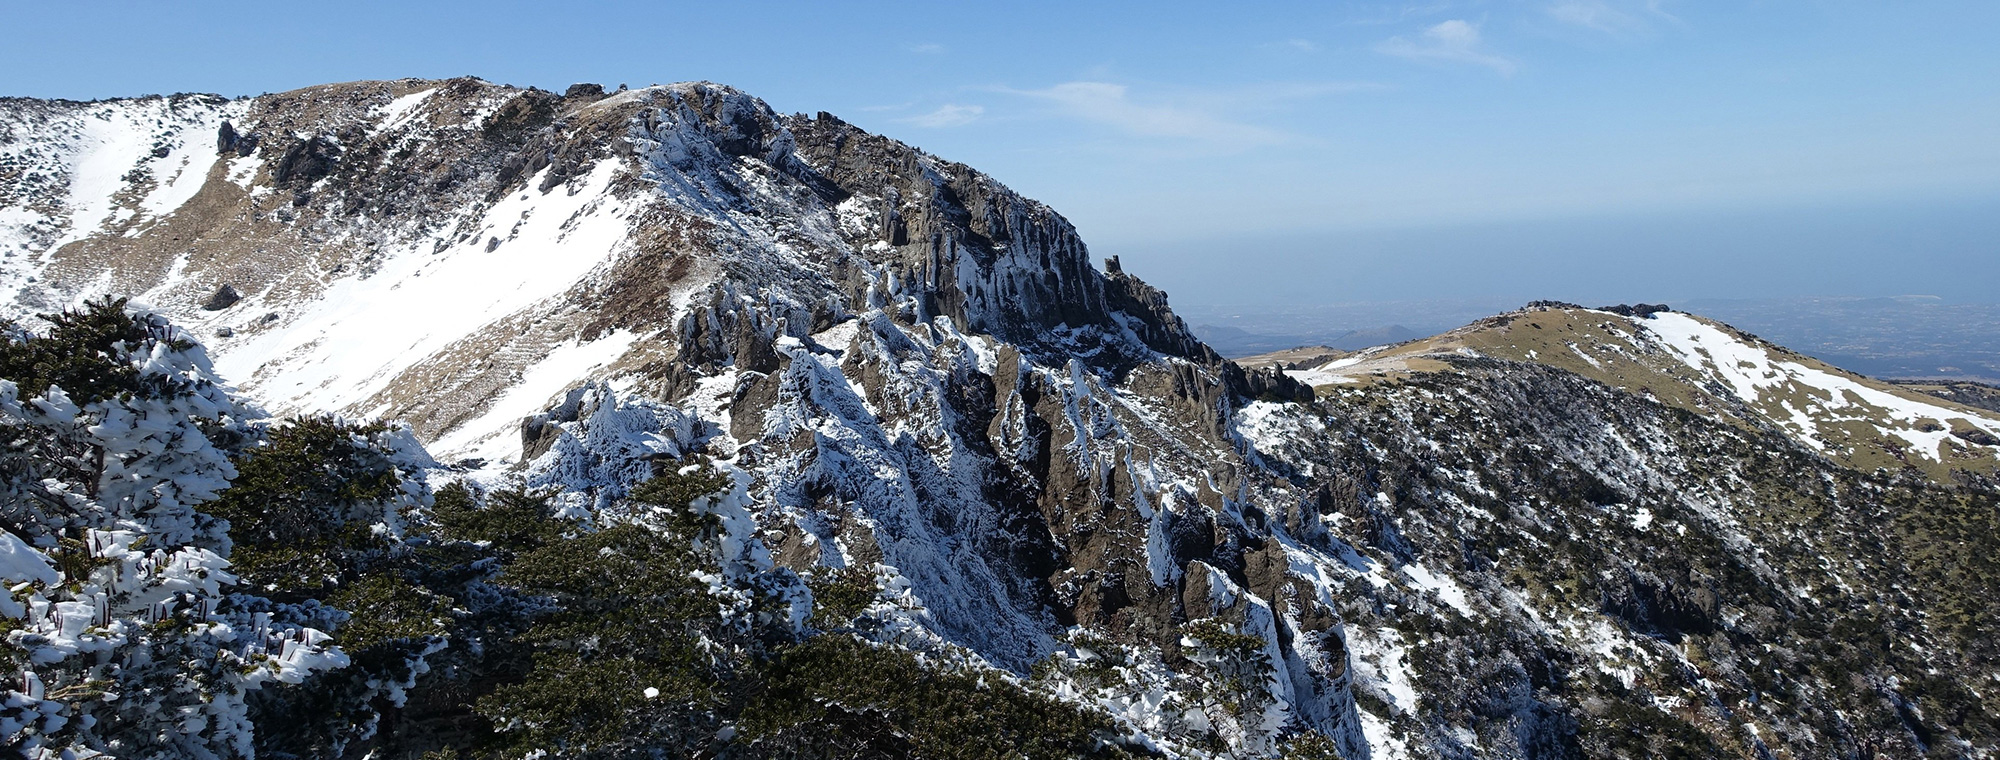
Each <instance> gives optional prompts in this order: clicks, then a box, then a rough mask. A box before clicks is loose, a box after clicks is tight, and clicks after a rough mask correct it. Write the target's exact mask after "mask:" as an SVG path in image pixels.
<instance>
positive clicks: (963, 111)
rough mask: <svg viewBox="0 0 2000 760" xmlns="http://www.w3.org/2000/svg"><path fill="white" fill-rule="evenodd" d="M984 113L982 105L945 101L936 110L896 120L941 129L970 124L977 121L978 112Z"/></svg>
mask: <svg viewBox="0 0 2000 760" xmlns="http://www.w3.org/2000/svg"><path fill="white" fill-rule="evenodd" d="M984 113H986V109H985V108H984V107H982V106H962V105H959V104H957V103H946V104H944V105H942V106H938V109H937V110H935V111H932V112H930V113H926V114H918V115H916V116H912V117H909V118H907V119H897V121H900V122H903V123H905V124H915V125H917V126H919V127H924V128H927V129H943V128H946V127H962V126H965V125H967V124H971V123H972V122H975V121H978V120H979V116H980V114H984Z"/></svg>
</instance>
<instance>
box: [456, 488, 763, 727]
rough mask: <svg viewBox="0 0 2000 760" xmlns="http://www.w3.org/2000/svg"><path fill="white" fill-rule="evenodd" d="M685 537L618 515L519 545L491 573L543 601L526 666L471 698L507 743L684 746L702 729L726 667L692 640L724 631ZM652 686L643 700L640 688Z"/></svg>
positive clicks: (718, 699) (711, 719)
mask: <svg viewBox="0 0 2000 760" xmlns="http://www.w3.org/2000/svg"><path fill="white" fill-rule="evenodd" d="M699 569H700V567H699V565H698V564H697V562H696V560H695V557H694V555H693V553H692V552H691V551H689V550H688V546H687V541H686V539H684V538H678V537H675V536H671V535H667V534H663V533H659V532H656V531H654V530H653V529H651V528H649V527H644V526H639V525H619V526H614V527H611V528H607V529H604V530H601V531H596V532H589V533H583V534H581V535H578V536H576V537H575V538H570V539H565V540H561V541H557V542H553V543H550V544H548V545H547V546H544V547H542V548H540V549H537V550H535V551H532V552H528V553H525V554H523V555H521V556H519V557H518V558H516V559H515V560H514V561H513V562H512V563H510V564H509V565H508V567H507V569H506V570H505V571H504V572H502V573H501V575H500V577H499V578H498V579H497V582H498V583H500V584H502V585H505V586H507V587H510V588H513V589H515V590H518V591H520V592H521V593H525V594H529V595H532V596H536V597H541V598H544V599H546V600H547V602H548V604H549V605H550V607H552V608H553V610H552V611H551V612H550V613H549V614H547V615H546V616H544V617H543V618H542V619H541V620H540V621H539V622H537V623H536V625H535V627H534V628H533V629H531V630H530V631H529V632H528V634H527V639H526V640H527V641H528V642H530V643H531V644H533V645H534V646H535V657H534V662H535V664H534V669H533V670H532V671H531V672H530V674H529V676H528V678H527V680H526V681H525V682H523V683H521V684H517V685H510V686H505V687H502V688H500V689H499V690H498V691H496V692H494V694H493V695H492V696H490V697H488V698H487V699H485V700H482V701H481V703H480V708H481V711H482V712H483V713H485V714H486V715H488V716H489V717H491V718H492V719H494V720H495V721H496V722H498V723H500V724H502V725H505V726H508V727H510V728H511V729H512V733H513V738H514V739H515V745H516V746H518V747H520V748H521V749H522V750H528V749H532V748H536V747H546V748H551V749H558V750H566V751H590V750H610V749H614V748H629V747H645V746H669V747H672V746H687V745H688V744H689V743H690V742H693V741H696V740H697V738H699V737H704V736H706V735H708V734H712V733H713V732H714V730H715V725H714V723H715V720H716V717H715V716H716V715H717V713H718V711H719V708H720V707H721V706H722V704H723V703H724V702H725V701H726V697H725V695H724V693H723V692H722V690H721V688H720V687H721V685H722V683H723V682H724V681H727V680H730V679H732V678H733V677H734V674H733V672H732V670H733V668H732V667H731V666H732V665H733V664H734V663H732V662H730V660H729V659H728V658H721V657H714V656H711V655H710V654H708V653H707V652H705V651H704V649H703V647H702V643H701V642H702V639H703V638H709V639H711V640H713V639H714V638H715V637H718V636H720V637H723V638H724V641H727V639H729V638H734V636H733V635H732V633H733V632H731V631H728V630H726V628H725V626H724V625H723V624H722V623H723V621H721V620H719V619H718V617H717V615H716V611H717V609H718V604H717V600H715V599H712V598H710V596H709V593H708V589H707V587H706V585H704V584H702V583H700V582H699V581H697V580H695V578H694V577H693V573H694V572H695V571H697V570H699ZM649 687H650V688H655V689H658V690H659V696H658V698H657V699H650V700H649V699H647V698H646V696H645V695H644V691H645V689H647V688H649Z"/></svg>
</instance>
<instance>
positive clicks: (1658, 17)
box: [1542, 0, 1680, 36]
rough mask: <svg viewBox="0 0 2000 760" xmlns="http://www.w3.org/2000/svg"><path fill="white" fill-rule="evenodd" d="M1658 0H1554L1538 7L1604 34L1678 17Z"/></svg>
mask: <svg viewBox="0 0 2000 760" xmlns="http://www.w3.org/2000/svg"><path fill="white" fill-rule="evenodd" d="M1661 5H1662V3H1661V2H1660V0H1644V1H1643V2H1633V1H1631V0H1557V2H1555V3H1551V4H1550V5H1548V6H1546V7H1544V8H1543V9H1542V10H1543V12H1544V13H1547V14H1548V16H1549V18H1552V19H1555V20H1557V21H1560V22H1562V23H1565V24H1569V25H1571V26H1575V27H1581V28H1584V29H1589V30H1592V31H1596V32H1601V33H1604V34H1609V35H1615V36H1625V35H1633V34H1640V33H1643V32H1647V31H1650V30H1651V29H1652V27H1653V24H1654V22H1658V21H1667V22H1674V23H1678V22H1679V21H1680V19H1678V18H1675V17H1674V16H1673V14H1670V13H1667V12H1666V10H1664V9H1663V8H1661Z"/></svg>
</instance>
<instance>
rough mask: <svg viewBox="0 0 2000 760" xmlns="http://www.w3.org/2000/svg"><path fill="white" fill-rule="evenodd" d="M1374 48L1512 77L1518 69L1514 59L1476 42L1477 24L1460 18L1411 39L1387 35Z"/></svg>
mask: <svg viewBox="0 0 2000 760" xmlns="http://www.w3.org/2000/svg"><path fill="white" fill-rule="evenodd" d="M1375 51H1376V52H1378V53H1383V54H1386V55H1393V56H1396V57H1398V58H1407V59H1409V60H1412V61H1435V62H1444V63H1469V64H1472V65H1475V66H1484V67H1486V68H1489V69H1492V70H1494V71H1496V72H1498V73H1499V74H1500V75H1501V76H1513V74H1514V70H1515V69H1517V68H1519V64H1517V63H1515V62H1514V59H1512V58H1508V57H1507V56H1504V55H1500V54H1498V53H1493V52H1491V51H1489V50H1487V49H1486V46H1485V44H1484V43H1482V42H1481V41H1480V38H1479V27H1477V26H1474V25H1472V24H1471V23H1470V22H1467V21H1464V20H1461V19H1452V20H1450V21H1445V22H1443V23H1440V24H1438V25H1437V26H1433V27H1431V28H1429V29H1425V30H1424V33H1423V35H1422V36H1420V37H1419V38H1417V39H1415V40H1411V39H1407V38H1404V37H1390V38H1389V39H1386V40H1383V41H1382V42H1381V43H1380V44H1378V45H1376V46H1375Z"/></svg>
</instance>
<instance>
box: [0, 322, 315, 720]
mask: <svg viewBox="0 0 2000 760" xmlns="http://www.w3.org/2000/svg"><path fill="white" fill-rule="evenodd" d="M44 319H45V320H46V321H47V322H48V323H49V327H48V329H47V330H46V331H44V332H42V333H40V334H35V333H31V332H29V331H26V330H24V329H22V328H20V327H19V326H17V325H12V324H8V325H5V326H4V328H5V332H6V333H7V335H6V337H5V339H4V340H0V530H4V531H5V534H4V536H0V575H4V576H5V577H4V579H0V581H4V582H5V583H6V584H7V596H6V598H5V599H0V618H4V623H5V625H6V626H7V629H8V630H7V632H6V643H5V646H4V647H0V657H4V659H5V661H6V663H7V665H6V667H8V669H9V670H10V671H12V672H14V673H15V674H17V675H16V676H15V677H14V678H12V679H10V680H12V681H13V684H12V686H11V687H10V690H9V691H7V692H6V693H5V695H4V701H0V741H4V742H5V743H7V744H8V745H10V746H14V747H17V748H20V749H21V750H23V751H24V753H25V754H27V755H28V756H31V757H56V756H61V755H63V754H65V753H69V754H74V755H79V756H89V755H90V754H93V753H98V752H108V753H111V754H113V755H116V756H120V757H139V758H143V757H159V758H187V757H192V758H205V757H233V756H244V755H247V754H249V753H250V752H251V736H252V730H251V725H250V721H249V717H248V714H247V709H246V707H245V702H244V697H245V694H246V693H247V692H249V691H251V690H254V689H256V688H258V687H260V686H261V685H263V684H265V683H269V682H297V681H300V680H303V679H305V678H306V677H308V676H309V675H310V674H312V673H314V672H316V671H321V670H325V669H328V668H334V667H339V666H341V665H344V664H346V656H345V655H343V654H342V653H341V652H340V651H339V650H337V649H334V648H331V647H330V646H328V642H327V640H328V637H327V635H326V634H325V633H322V632H321V631H319V630H316V629H313V628H310V627H305V626H299V625H292V624H286V623H282V622H279V621H274V620H272V619H271V618H270V617H269V616H268V615H262V614H257V613H252V612H248V611H244V610H232V609H229V605H228V604H227V603H226V597H225V594H226V593H227V592H226V588H227V587H228V586H229V585H231V584H233V583H235V581H236V578H235V576H234V575H233V574H232V573H231V572H230V571H229V570H228V565H229V563H228V561H227V560H226V559H224V556H225V555H226V554H227V552H228V551H229V539H228V536H227V535H226V534H225V525H224V524H223V523H222V522H221V521H219V520H216V519H214V518H213V517H210V516H208V515H206V514H203V513H202V512H201V511H199V510H198V509H197V507H199V506H200V505H202V504H203V503H205V502H209V501H211V500H213V499H215V498H216V496H217V494H218V493H220V492H221V491H223V490H224V489H225V488H227V487H228V485H229V481H230V479H231V478H233V477H235V476H236V474H237V473H236V468H235V466H234V465H233V464H232V463H231V461H230V456H231V455H232V454H234V453H236V452H238V451H240V450H241V448H242V447H243V446H244V445H245V444H246V443H247V442H249V441H250V440H252V438H253V437H254V435H255V431H254V429H253V428H252V427H251V425H250V420H252V419H255V418H257V417H259V416H261V415H260V414H259V413H258V412H257V411H256V410H255V409H254V408H248V407H246V406H245V405H243V404H241V403H240V402H238V401H237V400H236V399H235V398H233V397H232V396H231V395H230V394H229V393H228V392H227V390H226V389H225V388H224V387H222V386H221V385H220V384H219V383H218V382H217V380H216V378H215V375H214V373H213V371H212V369H211V368H210V366H209V361H208V358H207V355H206V354H205V353H204V352H203V351H202V349H201V348H200V346H199V345H197V344H196V343H195V342H194V341H193V340H192V339H190V338H189V337H188V336H187V335H186V334H185V333H183V332H182V331H181V330H179V329H178V328H175V327H173V326H172V325H170V324H168V323H167V322H166V320H165V319H163V318H160V317H158V316H154V315H151V314H146V313H128V312H127V311H126V309H125V303H124V302H123V301H107V302H102V303H92V304H87V305H86V306H84V307H83V308H81V309H79V310H76V311H72V312H65V313H62V314H52V315H47V316H45V317H44Z"/></svg>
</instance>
